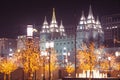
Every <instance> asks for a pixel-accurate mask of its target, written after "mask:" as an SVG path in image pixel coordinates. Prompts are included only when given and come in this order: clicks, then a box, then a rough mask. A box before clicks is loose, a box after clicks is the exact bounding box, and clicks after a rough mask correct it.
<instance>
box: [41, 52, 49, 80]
mask: <svg viewBox="0 0 120 80" xmlns="http://www.w3.org/2000/svg"><path fill="white" fill-rule="evenodd" d="M47 55H48V54H47V52H46V51H45V52H43V51H42V52H41V56H42V57H43V80H45V58H46V56H47Z"/></svg>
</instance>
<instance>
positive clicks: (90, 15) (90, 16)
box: [88, 5, 94, 19]
mask: <svg viewBox="0 0 120 80" xmlns="http://www.w3.org/2000/svg"><path fill="white" fill-rule="evenodd" d="M88 19H94V17H93V12H92V8H91V5H90V7H89V14H88Z"/></svg>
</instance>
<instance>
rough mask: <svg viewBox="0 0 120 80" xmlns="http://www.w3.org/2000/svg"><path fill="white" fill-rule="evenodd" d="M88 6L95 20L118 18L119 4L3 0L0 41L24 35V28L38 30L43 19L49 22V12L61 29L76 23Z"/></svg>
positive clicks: (114, 1) (79, 0) (90, 0)
mask: <svg viewBox="0 0 120 80" xmlns="http://www.w3.org/2000/svg"><path fill="white" fill-rule="evenodd" d="M90 5H91V6H92V10H93V13H94V15H95V17H96V16H97V15H98V16H100V17H101V16H104V15H110V14H120V0H33V1H31V0H23V1H22V0H3V1H0V37H11V38H15V37H16V36H17V35H21V34H25V33H26V25H27V24H33V25H36V26H37V27H36V28H38V29H40V28H41V25H42V23H43V21H44V17H45V16H46V17H47V20H48V22H49V23H50V21H51V16H52V8H53V7H54V8H55V10H56V17H57V21H58V23H60V20H62V21H63V25H64V26H68V25H75V24H77V23H78V22H79V19H80V16H81V11H82V10H83V11H84V12H85V16H87V15H88V9H89V6H90Z"/></svg>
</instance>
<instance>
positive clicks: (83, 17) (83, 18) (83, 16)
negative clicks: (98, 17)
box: [81, 11, 85, 20]
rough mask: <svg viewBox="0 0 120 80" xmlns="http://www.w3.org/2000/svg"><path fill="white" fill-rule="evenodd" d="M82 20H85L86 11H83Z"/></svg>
mask: <svg viewBox="0 0 120 80" xmlns="http://www.w3.org/2000/svg"><path fill="white" fill-rule="evenodd" d="M81 20H85V15H84V11H82V16H81Z"/></svg>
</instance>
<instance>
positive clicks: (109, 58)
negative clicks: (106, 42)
mask: <svg viewBox="0 0 120 80" xmlns="http://www.w3.org/2000/svg"><path fill="white" fill-rule="evenodd" d="M108 60H109V77H110V76H111V71H110V69H111V65H110V61H111V57H108Z"/></svg>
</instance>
